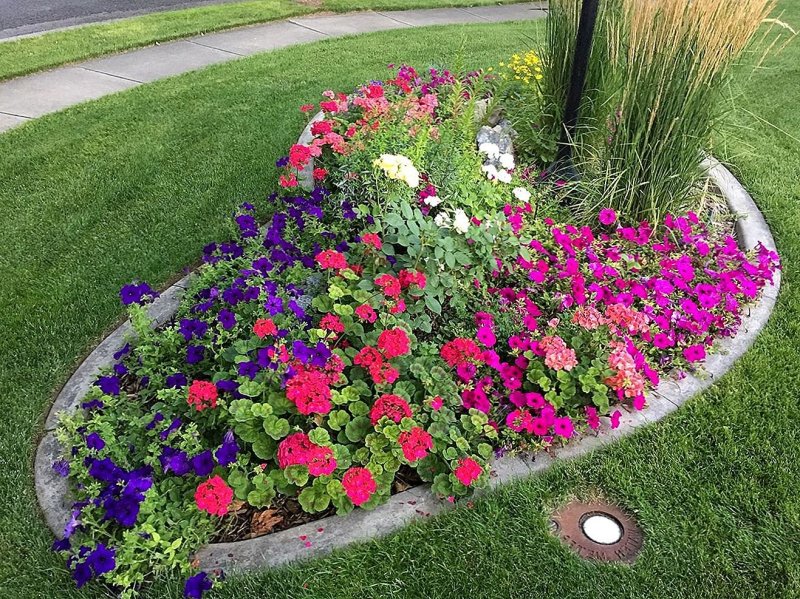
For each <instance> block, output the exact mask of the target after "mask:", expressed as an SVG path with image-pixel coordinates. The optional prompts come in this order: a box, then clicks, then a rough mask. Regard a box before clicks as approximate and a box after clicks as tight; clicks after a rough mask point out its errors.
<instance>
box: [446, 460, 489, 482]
mask: <svg viewBox="0 0 800 599" xmlns="http://www.w3.org/2000/svg"><path fill="white" fill-rule="evenodd" d="M453 474H455V475H456V478H457V479H458V480H459V482H460V483H461V484H462V485H464V486H465V487H468V486H470V485H471V484H472V483H473V482H475V480H477V479H478V477H479V476H480V475H481V474H483V468H482V467H481V465H480V464H479V463H478V462H476V461H475V460H473V459H472V458H461V460H459V462H458V467H457V468H456V469H455V470H453Z"/></svg>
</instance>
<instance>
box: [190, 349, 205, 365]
mask: <svg viewBox="0 0 800 599" xmlns="http://www.w3.org/2000/svg"><path fill="white" fill-rule="evenodd" d="M205 352H206V349H205V348H204V347H203V346H202V345H190V346H188V347H187V348H186V363H187V364H197V363H198V362H201V361H202V360H203V356H204V355H205Z"/></svg>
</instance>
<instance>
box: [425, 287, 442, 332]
mask: <svg viewBox="0 0 800 599" xmlns="http://www.w3.org/2000/svg"><path fill="white" fill-rule="evenodd" d="M425 305H426V306H427V308H428V310H430V311H431V312H433V313H434V314H441V313H442V304H440V303H439V300H438V299H436V298H435V297H434V296H433V295H426V296H425ZM429 330H430V321H428V331H429ZM428 331H426V332H428Z"/></svg>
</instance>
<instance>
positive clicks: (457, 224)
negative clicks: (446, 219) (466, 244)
mask: <svg viewBox="0 0 800 599" xmlns="http://www.w3.org/2000/svg"><path fill="white" fill-rule="evenodd" d="M453 228H454V229H455V230H456V231H458V232H459V233H466V232H467V230H469V217H468V216H467V213H466V212H464V211H463V210H462V209H461V208H456V215H455V218H454V219H453Z"/></svg>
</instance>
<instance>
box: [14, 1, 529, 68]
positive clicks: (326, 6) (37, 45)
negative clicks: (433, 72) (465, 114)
mask: <svg viewBox="0 0 800 599" xmlns="http://www.w3.org/2000/svg"><path fill="white" fill-rule="evenodd" d="M521 1H524V0H319V2H312V1H302V0H248V1H247V2H234V3H229V4H219V5H216V6H200V7H196V8H187V9H183V10H173V11H166V12H158V13H153V14H149V15H144V16H139V17H131V18H127V19H120V20H117V21H112V22H108V23H97V24H93V25H85V26H82V27H77V28H72V29H66V30H62V31H53V32H50V33H44V34H41V35H36V36H31V37H26V38H22V39H19V40H13V41H5V42H4V41H2V40H0V80H2V79H9V78H11V77H17V76H20V75H25V74H28V73H33V72H35V71H41V70H42V69H48V68H52V67H56V66H59V65H63V64H67V63H70V62H76V61H79V60H86V59H88V58H94V57H96V56H101V55H104V54H110V53H113V52H120V51H122V50H129V49H131V48H137V47H141V46H148V45H151V44H155V43H158V42H164V41H168V40H174V39H177V38H181V37H188V36H191V35H198V34H201V33H208V32H211V31H218V30H221V29H229V28H231V27H238V26H242V25H251V24H253V23H262V22H264V21H274V20H277V19H284V18H288V17H296V16H299V15H304V14H308V13H311V12H315V11H334V12H346V11H350V10H368V9H372V10H393V9H407V8H434V7H436V8H438V7H449V6H450V7H452V6H479V5H488V4H511V3H514V2H521Z"/></svg>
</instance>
